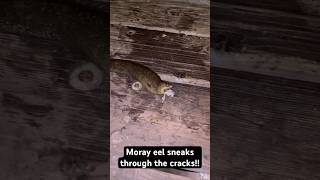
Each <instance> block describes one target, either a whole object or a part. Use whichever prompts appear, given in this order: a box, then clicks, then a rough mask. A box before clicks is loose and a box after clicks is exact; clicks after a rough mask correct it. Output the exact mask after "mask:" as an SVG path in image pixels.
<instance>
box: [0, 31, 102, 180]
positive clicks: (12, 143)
mask: <svg viewBox="0 0 320 180" xmlns="http://www.w3.org/2000/svg"><path fill="white" fill-rule="evenodd" d="M86 60H87V58H86V57H82V56H81V55H79V54H73V53H71V52H70V51H69V50H68V49H67V48H65V47H63V46H61V44H59V42H56V41H50V40H46V39H41V38H38V37H28V36H18V35H14V34H8V33H0V102H1V104H0V114H1V117H0V119H1V121H0V139H1V140H0V167H1V170H0V171H1V172H0V179H8V180H11V179H12V180H13V179H21V180H24V179H62V180H63V179H75V178H76V179H78V178H80V177H88V179H90V178H93V179H94V178H97V179H105V178H106V176H107V169H106V167H107V158H108V156H107V154H106V152H107V150H108V149H107V138H106V137H107V136H108V122H107V119H108V117H107V113H106V112H107V110H108V106H107V100H106V97H107V91H106V87H105V86H104V84H101V86H100V87H99V88H98V89H95V90H92V91H79V90H76V89H73V88H72V87H71V86H70V84H69V76H70V73H71V72H72V71H73V70H74V68H76V67H77V66H78V65H79V64H81V63H83V62H85V61H86Z"/></svg>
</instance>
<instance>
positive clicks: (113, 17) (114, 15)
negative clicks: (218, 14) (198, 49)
mask: <svg viewBox="0 0 320 180" xmlns="http://www.w3.org/2000/svg"><path fill="white" fill-rule="evenodd" d="M110 23H111V24H121V25H124V26H129V27H140V28H144V29H149V30H159V31H164V32H172V33H183V34H186V35H195V36H201V37H209V34H210V8H209V1H208V0H201V1H197V0H187V1H185V0H164V1H161V0H153V1H150V0H132V1H124V0H115V1H111V2H110Z"/></svg>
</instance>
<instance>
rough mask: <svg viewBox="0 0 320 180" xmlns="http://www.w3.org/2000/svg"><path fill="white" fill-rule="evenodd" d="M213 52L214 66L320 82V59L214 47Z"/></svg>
mask: <svg viewBox="0 0 320 180" xmlns="http://www.w3.org/2000/svg"><path fill="white" fill-rule="evenodd" d="M211 54H212V55H211V61H212V62H214V63H212V64H213V65H214V67H219V68H225V69H232V70H238V71H246V72H252V73H258V74H264V75H270V76H277V77H282V78H286V79H293V80H302V81H308V82H315V83H320V62H319V61H314V60H309V59H302V58H298V57H292V56H283V55H276V54H270V53H263V54H262V53H261V54H256V53H233V52H223V51H219V50H213V49H212V53H211Z"/></svg>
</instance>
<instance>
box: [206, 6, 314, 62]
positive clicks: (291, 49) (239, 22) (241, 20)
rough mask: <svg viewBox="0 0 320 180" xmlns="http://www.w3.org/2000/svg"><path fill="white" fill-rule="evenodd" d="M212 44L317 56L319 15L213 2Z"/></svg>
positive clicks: (247, 50)
mask: <svg viewBox="0 0 320 180" xmlns="http://www.w3.org/2000/svg"><path fill="white" fill-rule="evenodd" d="M212 6H213V13H212V14H211V15H212V18H213V21H214V26H212V28H213V40H214V42H213V47H214V48H215V49H221V50H224V51H229V52H245V53H256V54H258V53H261V52H268V53H276V54H282V55H288V56H297V57H300V58H305V59H311V60H315V61H317V60H318V57H319V56H320V54H319V52H318V51H317V49H319V32H320V29H319V25H320V19H319V18H318V17H312V16H302V15H299V14H298V15H296V14H290V13H286V12H281V11H273V10H268V9H259V8H255V7H246V6H237V5H233V4H227V3H220V2H219V3H212Z"/></svg>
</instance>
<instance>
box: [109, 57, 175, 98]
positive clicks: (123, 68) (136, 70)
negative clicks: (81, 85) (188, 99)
mask: <svg viewBox="0 0 320 180" xmlns="http://www.w3.org/2000/svg"><path fill="white" fill-rule="evenodd" d="M110 71H113V72H118V73H123V74H126V75H128V76H130V77H131V78H133V79H135V80H137V81H139V82H140V83H141V84H142V86H143V87H145V88H146V89H147V90H148V91H149V92H151V93H153V94H165V92H166V91H167V90H169V89H170V88H171V87H172V86H170V85H169V84H167V83H166V82H164V81H162V80H161V78H160V77H159V75H158V74H157V73H155V72H154V71H152V70H151V69H150V68H148V67H146V66H143V65H141V64H138V63H135V62H132V61H127V60H111V63H110Z"/></svg>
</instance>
